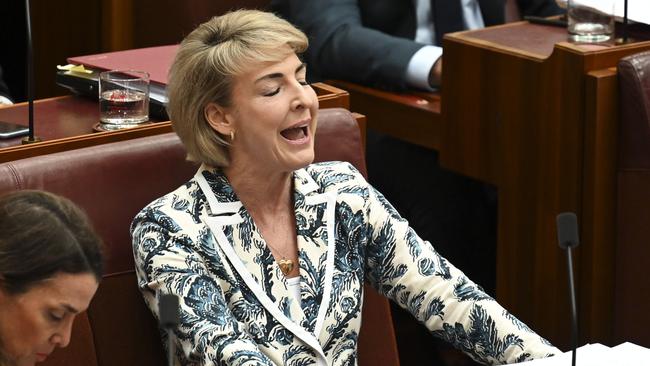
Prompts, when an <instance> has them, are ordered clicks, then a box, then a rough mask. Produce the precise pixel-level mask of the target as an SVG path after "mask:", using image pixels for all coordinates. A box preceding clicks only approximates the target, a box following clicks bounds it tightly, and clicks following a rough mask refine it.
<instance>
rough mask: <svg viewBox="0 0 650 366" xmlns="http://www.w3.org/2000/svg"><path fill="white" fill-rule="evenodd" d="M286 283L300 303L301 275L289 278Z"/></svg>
mask: <svg viewBox="0 0 650 366" xmlns="http://www.w3.org/2000/svg"><path fill="white" fill-rule="evenodd" d="M284 283H285V284H286V285H287V288H288V289H289V293H290V294H291V296H293V299H294V300H296V301H298V303H300V276H296V277H291V278H287V279H286V280H285V281H284Z"/></svg>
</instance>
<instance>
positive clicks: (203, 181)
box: [194, 166, 324, 358]
mask: <svg viewBox="0 0 650 366" xmlns="http://www.w3.org/2000/svg"><path fill="white" fill-rule="evenodd" d="M194 179H195V180H196V181H197V182H198V185H199V187H200V188H201V191H203V193H204V194H205V195H206V197H207V201H208V216H207V217H205V218H204V219H203V220H204V222H205V223H206V224H207V225H208V226H209V227H210V230H211V231H212V233H213V235H214V237H215V239H216V241H217V244H218V245H219V247H220V248H221V250H222V251H223V252H224V253H225V254H226V256H227V257H228V260H229V262H230V263H231V264H232V265H233V267H234V269H235V270H236V271H237V273H238V274H239V276H240V277H241V278H242V279H243V281H244V283H245V284H246V286H247V287H248V288H249V289H250V290H251V291H252V292H253V294H255V296H256V298H257V299H258V300H259V301H260V303H261V304H262V305H263V306H264V308H266V310H267V311H268V312H269V313H270V314H271V315H272V316H273V317H274V318H276V320H277V321H278V322H280V323H281V324H282V325H283V326H284V327H285V328H287V329H288V330H289V331H291V332H292V333H293V334H294V335H296V336H297V337H298V338H300V339H301V340H303V342H305V343H306V344H308V345H309V346H311V347H312V348H313V349H314V350H316V351H317V353H319V355H321V356H322V357H323V358H324V354H323V351H322V348H321V346H320V344H319V342H318V339H317V338H316V337H315V336H314V335H313V334H311V333H310V332H309V331H308V330H307V329H306V328H305V325H306V324H307V323H308V322H307V321H306V319H305V314H304V313H303V311H302V309H301V307H300V304H299V303H298V302H297V301H292V297H291V296H290V294H289V291H288V288H287V286H286V284H285V283H284V276H283V275H282V273H281V271H280V268H279V266H278V265H277V263H276V262H275V260H274V258H273V255H272V254H271V251H270V250H269V249H268V248H267V246H266V243H265V242H264V240H263V238H262V236H261V234H260V232H259V230H257V227H256V226H255V223H254V222H253V220H252V217H251V216H250V214H249V213H248V212H247V211H246V209H245V208H244V206H243V205H242V203H241V202H240V201H239V199H238V198H237V197H236V195H235V193H234V191H233V190H232V187H231V186H230V183H229V182H228V180H227V179H226V177H225V176H224V175H223V174H222V173H221V172H219V171H215V170H210V169H208V168H207V167H205V166H202V167H201V168H200V169H199V171H198V172H197V173H196V175H195V176H194ZM301 273H302V269H301ZM301 287H302V284H301Z"/></svg>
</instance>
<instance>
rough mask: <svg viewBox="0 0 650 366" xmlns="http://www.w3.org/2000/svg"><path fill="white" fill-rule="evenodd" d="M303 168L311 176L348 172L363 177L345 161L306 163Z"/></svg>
mask: <svg viewBox="0 0 650 366" xmlns="http://www.w3.org/2000/svg"><path fill="white" fill-rule="evenodd" d="M305 170H307V172H308V173H309V174H310V175H312V176H330V175H340V174H349V175H351V176H360V177H362V178H363V176H362V175H361V173H360V172H359V170H357V168H356V167H355V166H354V165H352V164H350V163H348V162H347V161H323V162H319V163H313V164H310V165H308V166H307V167H306V168H305Z"/></svg>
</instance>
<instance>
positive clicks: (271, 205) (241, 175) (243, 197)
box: [224, 167, 293, 220]
mask: <svg viewBox="0 0 650 366" xmlns="http://www.w3.org/2000/svg"><path fill="white" fill-rule="evenodd" d="M224 174H225V175H226V177H227V178H228V181H229V182H230V184H231V185H232V188H233V190H234V191H235V193H236V194H237V197H238V198H239V200H240V201H241V202H242V204H243V205H244V207H246V209H247V210H248V211H249V212H251V213H255V216H256V218H257V219H258V220H260V219H264V218H265V217H268V216H270V215H275V214H278V213H282V212H287V210H291V211H293V206H292V205H293V196H292V188H293V187H292V185H293V173H288V172H274V173H271V174H266V173H263V174H260V173H259V170H254V169H246V168H244V169H241V168H240V169H238V168H236V167H227V168H225V169H224Z"/></svg>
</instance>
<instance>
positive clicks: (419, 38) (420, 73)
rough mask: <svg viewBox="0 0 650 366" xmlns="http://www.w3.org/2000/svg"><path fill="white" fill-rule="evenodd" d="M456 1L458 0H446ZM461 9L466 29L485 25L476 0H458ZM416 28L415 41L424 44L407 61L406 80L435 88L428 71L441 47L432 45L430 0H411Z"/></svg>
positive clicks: (418, 85) (432, 32) (439, 53)
mask: <svg viewBox="0 0 650 366" xmlns="http://www.w3.org/2000/svg"><path fill="white" fill-rule="evenodd" d="M448 1H458V0H448ZM460 1H461V3H462V9H463V23H464V24H465V28H466V29H478V28H483V27H485V24H484V23H483V16H482V15H481V9H480V8H479V5H478V2H477V1H476V0H460ZM413 2H414V4H415V14H416V21H417V28H416V31H415V41H416V42H418V43H422V44H425V45H426V46H424V47H422V48H420V49H419V50H418V51H417V52H416V53H415V54H414V55H413V57H411V60H410V61H409V64H408V67H407V69H406V82H407V83H408V84H409V85H410V86H412V87H414V88H418V89H425V90H435V89H432V88H431V86H430V85H429V71H430V70H431V68H432V67H433V65H434V64H435V63H436V61H438V58H440V56H442V47H440V46H438V45H434V44H433V43H434V40H435V32H434V29H433V18H432V17H431V0H413Z"/></svg>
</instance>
